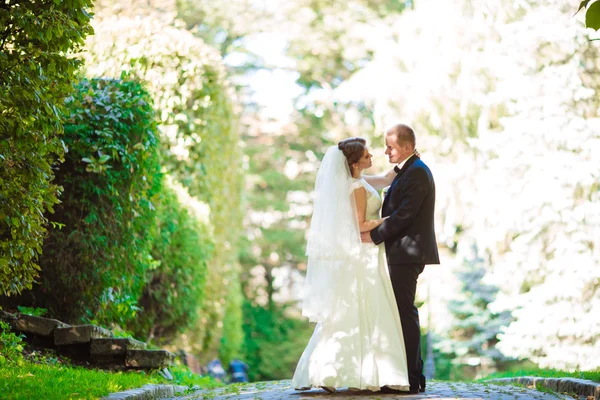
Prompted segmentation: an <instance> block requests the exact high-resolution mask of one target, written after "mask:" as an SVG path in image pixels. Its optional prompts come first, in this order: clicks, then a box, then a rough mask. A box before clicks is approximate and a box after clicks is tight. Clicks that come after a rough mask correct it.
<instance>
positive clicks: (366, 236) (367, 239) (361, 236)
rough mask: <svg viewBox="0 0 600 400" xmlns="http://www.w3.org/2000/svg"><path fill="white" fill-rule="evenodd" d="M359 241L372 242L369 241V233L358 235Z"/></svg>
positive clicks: (371, 241)
mask: <svg viewBox="0 0 600 400" xmlns="http://www.w3.org/2000/svg"><path fill="white" fill-rule="evenodd" d="M360 240H361V241H362V242H363V243H373V240H372V239H371V232H370V231H369V232H362V233H361V234H360Z"/></svg>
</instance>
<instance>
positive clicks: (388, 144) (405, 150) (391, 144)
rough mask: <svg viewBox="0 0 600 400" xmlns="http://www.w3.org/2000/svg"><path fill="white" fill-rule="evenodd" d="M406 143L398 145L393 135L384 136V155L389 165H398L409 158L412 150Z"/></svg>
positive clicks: (396, 138)
mask: <svg viewBox="0 0 600 400" xmlns="http://www.w3.org/2000/svg"><path fill="white" fill-rule="evenodd" d="M410 147H411V146H410V145H409V144H408V143H402V144H398V137H397V136H396V134H395V133H388V134H387V135H385V154H386V155H387V156H388V160H389V162H390V164H400V163H401V162H402V161H404V160H406V158H408V156H410V155H411V154H412V152H413V150H412V149H411V148H410Z"/></svg>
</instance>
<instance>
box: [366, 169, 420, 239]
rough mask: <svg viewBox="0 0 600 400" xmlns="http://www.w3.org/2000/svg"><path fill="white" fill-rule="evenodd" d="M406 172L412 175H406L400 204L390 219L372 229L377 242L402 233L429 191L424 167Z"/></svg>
mask: <svg viewBox="0 0 600 400" xmlns="http://www.w3.org/2000/svg"><path fill="white" fill-rule="evenodd" d="M406 173H407V174H410V175H408V176H406V179H407V182H406V185H405V186H404V187H403V188H402V189H401V190H402V193H401V194H400V196H401V197H400V206H399V207H398V208H397V209H396V210H395V211H394V212H393V213H392V215H390V217H389V218H388V219H386V220H385V221H384V222H383V223H382V224H381V225H379V226H378V227H377V228H375V229H373V230H372V231H371V239H372V240H373V243H375V244H379V243H382V242H384V241H386V240H387V239H389V238H393V237H395V236H398V235H400V234H401V233H402V231H404V229H406V227H407V226H409V225H410V224H411V223H412V222H413V220H414V219H415V217H416V215H417V212H418V211H419V209H420V208H421V205H422V204H423V200H424V199H425V196H427V194H428V193H429V178H428V176H427V172H426V171H425V170H424V169H422V168H416V169H413V170H410V171H406ZM395 190H400V188H395ZM395 190H394V191H395Z"/></svg>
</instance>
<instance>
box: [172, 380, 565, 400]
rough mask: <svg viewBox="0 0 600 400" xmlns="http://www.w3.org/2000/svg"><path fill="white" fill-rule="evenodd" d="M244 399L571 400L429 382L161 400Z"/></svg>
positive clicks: (253, 389) (224, 392)
mask: <svg viewBox="0 0 600 400" xmlns="http://www.w3.org/2000/svg"><path fill="white" fill-rule="evenodd" d="M207 398H209V399H214V400H222V399H247V400H251V399H252V400H257V399H262V400H283V399H294V400H307V399H324V400H327V399H331V400H334V399H335V400H341V399H344V400H363V399H380V400H384V399H385V400H387V399H390V400H391V399H394V400H405V399H406V400H408V399H438V400H450V399H468V400H484V399H485V400H487V399H494V400H496V399H497V400H566V399H571V400H572V398H571V397H568V396H565V395H562V394H554V393H545V392H539V391H537V390H534V389H528V388H523V387H517V386H512V385H494V384H490V383H486V384H478V383H464V382H436V381H432V382H428V383H427V391H426V392H425V393H419V394H414V395H409V394H381V393H377V392H370V391H367V390H361V391H350V390H348V389H341V390H338V391H337V392H336V393H327V392H325V391H324V390H323V389H312V390H309V391H297V390H294V389H293V388H292V387H291V382H290V381H289V380H288V381H275V382H261V383H253V384H247V385H242V386H237V385H235V386H228V387H225V388H219V389H215V390H199V391H197V392H194V393H192V394H186V395H183V396H178V397H165V398H163V400H167V399H168V400H176V399H179V400H200V399H207Z"/></svg>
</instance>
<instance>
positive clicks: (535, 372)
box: [479, 369, 600, 383]
mask: <svg viewBox="0 0 600 400" xmlns="http://www.w3.org/2000/svg"><path fill="white" fill-rule="evenodd" d="M518 376H537V377H541V378H579V379H587V380H590V381H594V382H598V383H600V369H598V370H596V371H575V372H565V371H559V370H555V369H523V370H515V371H505V372H496V373H494V374H491V375H488V376H486V377H485V378H483V379H480V380H479V381H483V380H486V379H495V378H513V377H518Z"/></svg>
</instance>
